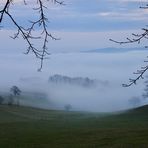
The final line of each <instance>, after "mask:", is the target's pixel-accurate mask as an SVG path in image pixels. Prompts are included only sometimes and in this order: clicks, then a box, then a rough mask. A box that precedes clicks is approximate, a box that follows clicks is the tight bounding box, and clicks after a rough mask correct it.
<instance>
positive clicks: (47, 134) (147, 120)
mask: <svg viewBox="0 0 148 148" xmlns="http://www.w3.org/2000/svg"><path fill="white" fill-rule="evenodd" d="M0 148H148V106H143V107H141V108H137V109H134V110H129V111H127V112H125V113H120V114H112V115H111V114H110V115H107V114H99V113H81V112H64V111H52V110H41V109H34V108H29V107H16V106H11V107H8V106H0Z"/></svg>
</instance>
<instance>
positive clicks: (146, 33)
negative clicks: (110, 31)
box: [109, 4, 148, 87]
mask: <svg viewBox="0 0 148 148" xmlns="http://www.w3.org/2000/svg"><path fill="white" fill-rule="evenodd" d="M140 8H142V9H148V4H147V5H146V6H144V7H140ZM145 39H148V29H147V28H142V33H138V34H135V33H133V34H132V37H131V38H126V40H125V41H117V40H113V39H109V40H110V41H112V42H114V43H117V44H120V45H122V44H130V43H138V44H140V43H141V41H142V40H145ZM145 48H148V46H145ZM144 62H148V61H144ZM146 71H148V65H147V66H144V67H141V68H140V70H137V71H136V72H134V73H133V74H136V75H137V77H136V78H133V79H131V78H130V79H129V83H128V84H122V86H123V87H129V86H131V85H133V84H136V83H137V81H138V80H139V79H143V78H144V77H143V75H144V73H145V72H146Z"/></svg>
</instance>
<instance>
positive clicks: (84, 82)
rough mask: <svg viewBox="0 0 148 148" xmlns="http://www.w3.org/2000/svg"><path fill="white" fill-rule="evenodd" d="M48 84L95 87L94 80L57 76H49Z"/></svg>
mask: <svg viewBox="0 0 148 148" xmlns="http://www.w3.org/2000/svg"><path fill="white" fill-rule="evenodd" d="M48 82H49V83H54V84H69V85H79V86H82V87H95V86H96V85H97V83H96V80H92V79H89V78H88V77H85V78H83V77H69V76H62V75H59V74H55V75H53V76H50V77H49V80H48Z"/></svg>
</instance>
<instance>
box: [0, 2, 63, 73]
mask: <svg viewBox="0 0 148 148" xmlns="http://www.w3.org/2000/svg"><path fill="white" fill-rule="evenodd" d="M20 1H21V0H20ZM22 1H23V3H24V5H27V4H28V5H29V2H27V1H26V0H22ZM32 1H34V2H36V4H37V6H35V7H34V8H33V10H34V11H35V13H36V12H37V13H38V19H37V20H30V21H29V22H30V26H28V27H27V28H26V27H25V26H21V25H20V24H19V22H18V21H17V20H16V19H15V18H14V16H13V14H12V13H11V12H10V8H11V6H12V5H13V2H15V0H5V2H3V5H2V7H1V8H0V25H1V24H2V22H3V21H4V18H5V17H6V16H7V17H8V18H9V19H10V20H11V22H12V24H13V25H14V26H15V27H16V29H17V32H16V33H15V34H14V36H13V37H12V38H13V39H16V38H18V37H22V38H23V39H24V40H25V42H26V43H27V45H28V48H27V49H26V52H25V54H29V53H33V54H34V55H35V56H36V58H38V59H40V61H41V64H40V68H39V69H38V70H39V71H41V69H42V67H43V60H44V59H45V58H46V57H47V55H49V52H48V48H47V43H48V40H49V38H51V39H53V40H59V39H58V38H56V37H54V36H53V35H52V34H51V33H49V32H48V27H47V26H48V25H47V24H48V18H47V17H46V14H45V10H46V9H47V7H46V5H45V2H49V1H51V2H53V3H55V4H59V5H64V2H63V1H58V0H32ZM36 27H39V28H40V30H41V34H40V35H39V36H35V35H34V33H33V31H35V30H36ZM34 39H36V40H38V39H40V40H42V42H43V43H42V49H38V48H37V47H36V45H34V44H33V40H34Z"/></svg>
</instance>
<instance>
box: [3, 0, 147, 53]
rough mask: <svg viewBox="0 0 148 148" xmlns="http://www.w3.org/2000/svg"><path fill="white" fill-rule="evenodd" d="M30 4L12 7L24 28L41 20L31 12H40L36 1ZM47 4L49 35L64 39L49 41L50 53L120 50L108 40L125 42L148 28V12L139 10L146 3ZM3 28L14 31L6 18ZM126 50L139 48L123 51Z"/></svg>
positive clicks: (80, 0)
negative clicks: (111, 48)
mask: <svg viewBox="0 0 148 148" xmlns="http://www.w3.org/2000/svg"><path fill="white" fill-rule="evenodd" d="M27 2H28V5H26V6H24V5H23V1H22V0H14V5H13V6H12V7H11V12H12V14H13V16H14V17H15V18H16V20H17V21H18V22H19V24H21V25H28V20H31V19H35V18H37V17H38V13H37V12H35V11H33V10H32V8H37V5H36V3H35V2H36V1H31V2H29V0H27ZM44 2H45V3H44V5H46V6H47V7H48V9H47V10H45V13H46V16H47V18H48V19H49V24H48V29H49V32H51V33H52V34H53V35H55V36H56V37H59V38H61V40H60V41H58V42H53V41H51V40H50V41H49V44H48V46H49V50H50V51H51V53H53V52H71V51H80V50H91V49H97V48H106V47H120V45H118V44H114V43H112V42H110V41H109V39H110V38H113V39H115V40H125V39H126V37H130V36H131V34H132V33H133V32H134V33H139V32H141V28H143V27H146V25H147V15H148V14H147V11H148V10H145V9H140V8H139V7H140V6H145V5H146V2H147V0H93V1H92V0H88V1H87V2H86V0H65V1H64V3H65V4H66V5H64V6H60V5H58V4H53V3H51V1H48V2H46V1H45V0H44ZM1 5H2V6H3V3H2V2H1ZM2 25H3V26H4V29H7V30H15V27H14V26H13V25H12V23H11V22H10V21H9V19H8V18H7V17H6V19H5V20H4V22H3V23H2ZM2 34H5V35H6V33H2ZM20 42H21V41H20ZM71 44H73V46H71ZM142 44H143V45H145V42H144V43H142ZM21 45H22V43H21ZM24 46H25V45H24ZM127 46H128V47H129V46H130V47H135V46H138V45H137V44H134V45H124V46H122V47H127ZM16 47H17V46H16ZM18 47H19V46H18ZM18 47H17V48H18Z"/></svg>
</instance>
